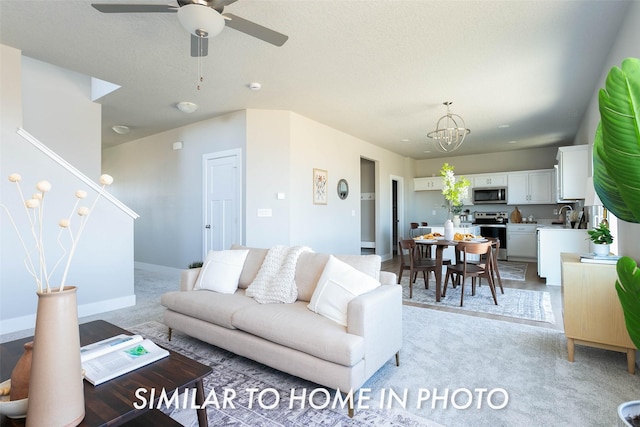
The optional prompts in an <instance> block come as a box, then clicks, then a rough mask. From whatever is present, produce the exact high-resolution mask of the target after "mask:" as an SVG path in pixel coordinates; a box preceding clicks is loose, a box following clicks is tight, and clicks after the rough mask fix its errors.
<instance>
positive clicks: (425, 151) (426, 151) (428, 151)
mask: <svg viewBox="0 0 640 427" xmlns="http://www.w3.org/2000/svg"><path fill="white" fill-rule="evenodd" d="M430 152H431V150H424V151H423V153H430Z"/></svg>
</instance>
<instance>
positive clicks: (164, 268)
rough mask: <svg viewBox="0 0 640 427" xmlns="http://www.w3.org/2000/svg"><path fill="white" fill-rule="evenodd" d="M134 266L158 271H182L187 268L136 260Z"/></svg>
mask: <svg viewBox="0 0 640 427" xmlns="http://www.w3.org/2000/svg"><path fill="white" fill-rule="evenodd" d="M133 266H134V268H139V269H140V270H146V271H156V272H158V273H180V272H181V271H182V270H186V269H187V267H185V268H174V267H167V266H166V265H158V264H148V263H146V262H137V261H136V262H134V263H133Z"/></svg>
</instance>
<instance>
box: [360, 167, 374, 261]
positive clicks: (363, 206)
mask: <svg viewBox="0 0 640 427" xmlns="http://www.w3.org/2000/svg"><path fill="white" fill-rule="evenodd" d="M376 252H377V251H376V163H375V162H374V161H371V160H368V159H364V158H360V253H362V254H374V253H376Z"/></svg>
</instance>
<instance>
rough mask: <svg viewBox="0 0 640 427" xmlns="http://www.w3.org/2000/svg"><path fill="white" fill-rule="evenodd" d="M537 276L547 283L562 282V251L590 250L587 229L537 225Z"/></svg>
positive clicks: (557, 284)
mask: <svg viewBox="0 0 640 427" xmlns="http://www.w3.org/2000/svg"><path fill="white" fill-rule="evenodd" d="M537 230H538V276H540V277H543V278H546V282H547V285H551V286H560V285H561V284H562V276H561V274H562V268H561V266H562V263H561V260H560V254H561V253H562V252H570V253H578V254H580V253H587V252H590V251H591V247H590V243H589V235H588V234H587V230H585V229H583V228H581V229H578V228H564V227H562V226H558V227H553V226H551V227H546V226H545V227H538V229H537Z"/></svg>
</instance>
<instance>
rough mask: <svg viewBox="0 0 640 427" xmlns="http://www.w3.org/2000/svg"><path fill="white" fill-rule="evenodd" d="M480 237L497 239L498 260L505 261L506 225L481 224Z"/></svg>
mask: <svg viewBox="0 0 640 427" xmlns="http://www.w3.org/2000/svg"><path fill="white" fill-rule="evenodd" d="M480 235H481V236H482V237H497V238H498V239H499V240H500V249H499V250H498V259H499V260H501V261H506V260H507V225H506V224H482V225H480Z"/></svg>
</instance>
